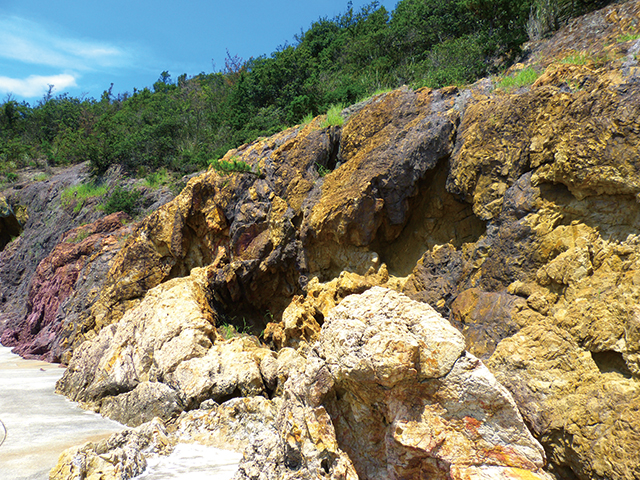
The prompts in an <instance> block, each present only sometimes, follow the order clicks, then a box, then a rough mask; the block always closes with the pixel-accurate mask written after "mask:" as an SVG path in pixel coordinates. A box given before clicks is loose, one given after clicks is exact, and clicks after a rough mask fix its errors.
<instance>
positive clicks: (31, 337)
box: [2, 212, 131, 361]
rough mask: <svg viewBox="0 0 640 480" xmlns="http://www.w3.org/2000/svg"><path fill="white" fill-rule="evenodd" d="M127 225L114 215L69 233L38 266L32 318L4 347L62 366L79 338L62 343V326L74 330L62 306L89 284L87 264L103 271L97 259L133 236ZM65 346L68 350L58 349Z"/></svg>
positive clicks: (123, 217) (10, 331)
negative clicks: (64, 314) (62, 316)
mask: <svg viewBox="0 0 640 480" xmlns="http://www.w3.org/2000/svg"><path fill="white" fill-rule="evenodd" d="M128 220H129V217H128V216H127V215H126V214H124V213H122V212H120V213H114V214H112V215H109V216H107V217H104V218H102V219H100V220H98V221H96V222H94V223H92V224H88V225H84V226H81V227H77V228H75V229H72V230H70V231H69V232H67V233H65V234H64V235H63V236H62V239H61V243H59V244H58V245H57V246H56V247H55V248H54V249H53V251H52V252H51V254H49V256H47V257H46V258H45V259H44V260H42V261H41V262H40V263H39V265H38V267H37V269H36V272H35V275H34V278H33V279H32V281H31V286H30V288H29V297H28V302H27V317H26V318H25V320H24V322H20V323H19V324H18V325H16V326H15V327H13V328H11V329H7V330H5V332H4V333H3V335H2V340H3V344H5V345H7V346H11V345H16V348H15V352H16V353H18V354H19V355H22V356H24V357H31V358H40V359H44V360H49V361H59V360H60V357H61V356H62V355H63V354H64V352H65V351H68V349H70V348H71V346H72V345H74V344H75V343H76V342H77V339H75V338H71V339H66V340H67V341H66V342H64V341H63V340H61V337H63V335H62V334H61V333H60V331H61V330H62V329H63V324H67V325H69V321H68V320H66V319H65V320H63V319H62V318H61V315H60V311H59V310H60V308H61V305H62V304H63V302H65V300H67V298H68V297H70V296H71V295H72V294H73V293H74V291H78V290H81V287H80V285H81V284H83V283H86V282H85V278H83V277H82V274H83V273H85V274H86V273H87V272H86V271H85V265H86V264H87V262H89V261H91V263H92V265H91V268H92V269H98V268H99V267H98V266H99V265H100V263H101V262H100V260H99V259H98V258H96V257H99V256H102V255H105V256H107V257H110V255H109V253H110V252H111V251H112V250H113V249H114V248H118V241H119V239H121V238H122V237H123V236H124V235H127V234H128V233H130V232H131V226H125V225H124V223H125V222H126V221H128ZM103 270H104V269H103ZM88 287H89V286H88ZM72 324H73V325H75V323H72ZM74 340H75V342H74ZM61 342H63V343H64V344H65V345H66V348H65V349H60V348H58V349H56V348H54V345H56V344H59V343H61ZM78 343H79V342H78ZM52 350H54V351H52ZM61 350H62V351H61Z"/></svg>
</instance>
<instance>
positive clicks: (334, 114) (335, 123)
mask: <svg viewBox="0 0 640 480" xmlns="http://www.w3.org/2000/svg"><path fill="white" fill-rule="evenodd" d="M342 110H344V106H343V105H342V104H341V103H338V104H335V105H331V106H330V107H329V110H328V111H327V118H326V120H325V121H324V123H323V124H322V128H327V127H340V126H342V124H344V118H343V117H342V115H341V112H342Z"/></svg>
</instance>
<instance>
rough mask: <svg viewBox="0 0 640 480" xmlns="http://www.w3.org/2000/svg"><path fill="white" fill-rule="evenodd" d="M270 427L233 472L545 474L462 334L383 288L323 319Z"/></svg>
mask: <svg viewBox="0 0 640 480" xmlns="http://www.w3.org/2000/svg"><path fill="white" fill-rule="evenodd" d="M276 427H277V432H278V437H277V438H273V436H271V437H264V438H261V439H260V440H259V441H258V442H256V443H254V445H253V448H252V449H250V450H248V451H247V452H245V458H244V460H243V462H242V464H241V467H240V471H239V473H238V476H237V478H260V479H268V478H283V476H287V477H286V478H314V476H316V477H317V476H319V475H320V476H326V477H329V478H362V479H366V478H403V479H411V478H424V476H425V475H428V476H429V478H434V479H435V478H442V479H444V478H459V479H462V478H468V477H467V476H466V475H467V474H473V475H476V474H478V472H480V474H479V476H478V477H476V478H509V477H508V475H509V472H512V473H513V472H515V473H517V472H519V471H522V472H523V474H525V475H528V476H529V478H549V477H548V476H546V474H544V473H543V472H542V470H541V469H542V467H543V466H544V452H543V450H542V447H541V446H540V445H539V444H538V443H537V442H536V441H535V440H534V439H533V437H532V436H531V434H530V433H529V431H528V430H527V428H526V426H525V425H524V423H523V421H522V417H521V416H520V414H519V412H518V410H517V408H516V405H515V403H514V401H513V399H512V398H511V396H510V395H509V393H508V392H507V391H506V390H505V389H504V387H502V386H501V385H499V384H498V383H497V381H496V380H495V379H494V377H493V376H492V375H491V374H490V373H489V371H488V370H487V368H486V367H485V366H484V365H483V364H482V363H481V362H480V361H479V360H477V359H475V358H474V357H473V356H471V355H470V354H468V353H465V352H464V339H463V337H462V335H461V334H460V333H459V332H458V331H457V330H456V329H455V328H453V327H452V326H451V325H450V324H449V323H448V322H447V321H446V320H444V319H443V318H442V317H440V315H439V314H438V313H437V312H435V311H434V310H433V309H431V308H430V307H429V306H427V305H425V304H421V303H417V302H414V301H411V300H410V299H409V298H407V297H405V296H403V295H401V294H398V293H396V292H394V291H392V290H388V289H383V288H380V287H373V288H371V289H369V290H367V291H366V292H365V293H363V294H361V295H352V296H349V297H347V298H346V299H345V300H344V301H343V302H342V303H340V304H339V305H338V306H337V307H336V308H335V309H333V310H332V311H331V313H330V314H329V315H328V316H327V318H326V319H325V323H324V325H323V327H322V331H321V334H320V338H319V340H318V343H317V344H316V345H315V347H314V348H313V350H311V351H310V352H309V353H308V356H307V362H306V368H305V370H304V371H302V370H299V371H294V372H292V373H291V376H290V377H289V380H288V382H287V384H286V385H285V391H284V395H283V405H282V408H281V410H280V412H279V414H278V418H277V419H276ZM267 461H269V462H270V463H269V471H265V466H266V463H265V462H267ZM491 467H503V468H502V470H500V471H499V472H498V473H496V471H495V470H492V469H491ZM484 469H486V471H487V473H483V470H484ZM519 469H523V470H519ZM356 472H357V474H356ZM289 475H290V477H289ZM500 475H502V476H500Z"/></svg>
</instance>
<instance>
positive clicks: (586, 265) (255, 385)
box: [0, 1, 640, 480]
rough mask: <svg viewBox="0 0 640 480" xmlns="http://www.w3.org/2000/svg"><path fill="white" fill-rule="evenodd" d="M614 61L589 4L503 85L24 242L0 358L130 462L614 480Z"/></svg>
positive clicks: (631, 61) (638, 218) (639, 91)
mask: <svg viewBox="0 0 640 480" xmlns="http://www.w3.org/2000/svg"><path fill="white" fill-rule="evenodd" d="M639 37H640V2H637V1H629V2H626V3H620V4H616V5H614V6H612V7H608V8H606V9H604V10H602V11H599V12H595V13H593V14H590V15H588V16H586V17H583V18H580V19H577V20H575V21H573V22H572V23H571V24H570V25H568V26H567V27H565V28H563V29H562V30H561V31H559V32H558V33H557V34H556V35H555V36H554V37H553V38H551V39H546V40H543V41H540V42H538V43H536V44H532V45H530V46H529V47H528V48H529V49H528V56H527V57H526V58H525V59H524V61H523V63H522V64H519V65H516V66H514V67H513V68H512V70H511V71H510V72H508V75H512V76H516V75H518V72H522V71H525V70H527V69H533V70H535V71H536V72H538V74H539V76H538V78H537V80H536V81H535V82H534V83H532V84H530V85H524V86H521V87H509V88H507V87H502V86H501V85H502V83H501V82H500V79H484V80H482V81H480V82H478V83H477V84H475V85H472V86H468V87H465V88H457V87H449V88H445V89H441V90H437V91H432V90H429V89H420V90H417V91H413V90H411V89H408V88H402V89H399V90H395V91H393V92H390V93H387V94H383V95H378V96H375V97H373V98H371V99H369V100H367V101H365V102H362V103H360V104H357V105H355V106H353V107H350V108H349V109H347V110H345V111H344V112H343V116H344V117H345V123H344V125H343V126H342V127H335V126H334V127H323V126H322V125H323V124H322V121H323V119H322V118H317V119H315V120H314V121H313V122H311V123H310V124H308V125H304V126H297V127H294V128H290V129H288V130H285V131H283V132H281V133H279V134H276V135H274V136H273V137H270V138H267V139H261V140H258V141H256V142H254V143H252V144H248V145H244V146H242V147H240V148H238V149H237V150H234V151H231V152H229V153H228V154H227V156H226V157H225V159H227V160H235V161H241V162H245V163H247V164H248V165H250V166H251V167H252V172H254V173H237V174H230V175H220V174H218V173H217V172H215V171H213V170H209V171H207V172H204V173H202V174H201V175H199V176H197V177H195V178H193V179H191V180H190V181H189V183H188V184H187V186H186V187H185V189H184V190H183V191H182V192H181V193H180V194H179V195H178V196H177V197H176V198H175V199H174V200H172V201H171V202H169V203H167V204H165V205H163V206H161V207H160V208H158V209H157V210H155V211H154V212H153V213H151V214H150V215H149V216H147V217H146V218H144V219H143V220H142V221H141V222H140V223H139V224H136V225H133V226H128V227H127V226H123V225H122V222H121V221H120V220H118V218H119V217H114V218H111V219H103V220H100V222H102V223H98V224H92V226H90V227H81V228H86V229H87V230H86V232H87V235H88V237H87V240H88V239H91V238H93V239H94V240H91V241H90V242H87V243H86V244H85V243H84V242H86V241H87V240H83V241H82V242H79V243H77V244H73V245H69V242H68V240H65V239H68V238H70V237H71V235H76V234H75V233H73V234H72V233H69V234H67V236H65V237H62V238H63V242H62V243H60V244H59V245H58V246H55V248H54V245H53V244H54V243H56V242H51V243H52V245H51V246H50V247H49V248H48V252H47V255H44V254H41V255H40V257H38V258H39V260H38V261H39V262H40V264H39V265H38V267H37V269H36V268H35V264H34V265H33V267H32V268H31V270H29V272H26V271H25V272H24V274H23V276H22V277H20V278H18V277H16V278H15V279H14V280H12V281H13V282H14V284H15V285H16V288H18V289H20V288H21V289H23V291H25V292H26V290H27V287H26V286H25V285H26V283H28V282H31V283H30V285H31V286H30V287H29V288H31V293H29V295H26V294H25V293H23V296H22V297H21V298H27V297H28V298H29V302H27V304H26V305H27V306H28V307H27V308H26V309H23V310H20V309H16V308H14V307H11V305H14V306H15V302H14V301H13V300H12V298H13V297H11V296H10V295H12V294H8V293H3V295H4V296H3V302H4V303H3V307H2V309H3V315H5V316H4V317H3V318H4V320H3V323H2V325H3V326H2V328H3V330H4V334H3V337H2V338H3V342H4V341H5V340H4V339H5V338H9V339H12V341H14V342H15V343H17V344H18V345H19V347H18V348H19V349H22V350H21V351H23V352H25V353H34V352H37V353H38V354H40V355H48V357H47V358H50V359H57V360H60V359H61V360H63V361H64V362H65V363H68V365H69V367H68V369H67V371H66V373H65V375H64V377H63V379H62V380H61V381H60V382H59V384H58V390H59V391H60V392H61V393H64V394H65V395H67V396H69V397H70V398H72V399H74V400H78V401H80V402H82V403H83V404H84V405H85V406H87V407H89V408H92V409H94V410H96V411H100V412H102V413H103V414H105V415H108V416H110V417H111V418H115V419H118V420H120V421H122V422H124V423H127V424H129V425H131V426H138V425H142V426H141V427H138V429H139V430H138V432H147V433H145V434H144V435H147V436H146V437H145V436H144V435H143V434H142V433H137V434H131V435H132V438H136V439H140V438H142V437H144V438H147V440H144V439H143V440H136V442H138V443H140V442H142V443H140V445H139V449H140V448H147V447H145V446H144V445H147V446H148V445H151V444H152V443H153V442H152V441H151V440H149V438H151V437H153V435H151V434H148V431H150V430H149V429H154V428H155V429H159V430H158V431H161V432H165V433H163V435H165V434H166V435H167V438H168V440H167V442H169V443H171V442H176V441H201V442H205V443H211V444H216V445H218V446H219V445H220V444H221V443H225V442H226V443H225V444H226V445H228V446H231V447H233V448H237V449H240V450H244V460H243V462H242V464H241V467H240V471H239V472H238V474H237V478H252V479H257V478H265V479H266V478H318V477H326V478H363V479H374V478H416V479H417V478H424V477H425V476H426V477H428V478H483V479H484V478H486V479H489V478H551V477H555V478H557V479H575V478H579V479H585V480H586V479H593V478H603V479H604V478H606V479H625V480H626V479H629V480H630V479H635V478H640V461H638V459H637V454H636V452H637V451H638V450H639V449H640V433H639V432H640V413H639V407H640V403H639V402H640V390H639V383H638V378H639V377H640V333H639V332H640V310H638V307H637V304H638V301H639V299H640V298H639V297H640V237H638V225H640V207H639V201H640V200H639V199H640V163H639V161H638V151H639V146H640V67H639V64H638V60H639V59H638V55H639V52H640V40H639V39H638V38H639ZM327 171H328V173H326V172H327ZM325 173H326V174H325ZM12 205H15V202H14V203H13V204H12V203H11V202H9V203H7V208H4V209H3V210H1V211H2V212H7V213H6V214H4V213H3V214H2V215H4V216H3V217H2V218H3V219H7V220H3V222H4V223H2V224H0V225H1V226H2V228H3V229H4V230H3V231H6V232H8V233H6V234H5V237H6V236H7V235H8V236H10V237H12V236H15V234H16V232H17V227H15V224H16V221H17V219H18V216H17V215H15V211H16V210H17V209H16V208H15V207H13V206H12ZM26 205H27V212H28V211H29V205H28V202H27V203H26ZM9 207H11V208H9ZM12 215H13V216H12ZM29 218H30V219H31V218H34V217H33V216H29ZM14 219H15V220H16V221H14ZM29 221H32V220H29ZM114 222H119V223H117V224H116V223H114ZM17 223H18V224H20V225H22V226H21V227H20V228H23V229H24V232H23V233H22V234H21V235H20V237H18V240H14V241H13V242H11V243H10V244H9V245H8V246H7V247H5V248H4V250H3V251H2V253H0V267H1V268H0V274H1V275H3V277H2V278H3V292H7V291H8V290H9V289H8V288H7V287H5V286H4V285H5V283H4V282H5V280H4V278H9V277H10V276H11V275H14V276H15V275H16V271H10V270H11V269H10V268H9V266H10V265H14V263H12V262H13V260H12V258H15V257H16V256H19V255H25V252H24V250H22V249H21V248H20V243H19V242H20V241H22V240H20V239H21V238H25V239H26V238H27V237H26V234H28V232H29V231H35V227H33V228H34V229H33V230H30V228H32V227H29V224H24V223H21V222H17ZM5 225H6V226H5ZM10 225H13V227H11V226H10ZM101 225H104V228H103V227H102V226H101ZM106 225H110V227H108V228H107V226H106ZM11 228H13V229H14V230H10V229H11ZM123 229H124V230H123ZM76 232H77V231H76ZM98 232H102V233H101V235H102V236H100V237H99V238H100V240H98V237H94V235H96V234H97V233H98ZM60 235H61V234H60ZM0 238H4V237H2V236H1V235H0ZM74 238H77V235H76V237H74ZM56 241H57V240H56ZM89 244H90V245H89ZM45 257H46V258H45ZM63 259H64V260H63ZM87 269H89V270H87ZM81 271H83V272H84V271H93V272H95V273H96V275H95V276H90V275H89V276H88V275H87V274H80V273H79V272H81ZM54 272H55V273H54ZM11 278H13V277H11ZM51 278H54V279H57V280H51ZM89 278H90V279H91V281H90V282H89V283H86V279H89ZM83 279H85V280H83ZM83 281H85V283H83ZM89 284H90V285H91V287H90V288H89V289H87V287H86V285H89ZM7 285H8V284H7ZM83 285H84V286H83ZM381 287H384V288H381ZM56 289H57V290H56ZM54 290H55V291H56V292H59V293H58V294H56V295H57V296H56V295H53V294H50V293H48V292H51V291H54ZM60 297H63V298H74V299H76V300H77V301H76V303H73V305H76V307H75V308H71V309H70V308H68V307H67V308H65V305H71V304H68V303H67V304H65V302H64V300H63V299H61V298H60ZM5 298H7V299H8V300H7V301H5ZM16 298H17V297H16ZM56 298H57V300H56ZM410 299H411V300H410ZM5 303H6V305H5ZM36 305H38V306H36ZM48 305H49V306H50V307H49V308H48V307H47V306H48ZM429 305H430V307H429ZM53 310H55V312H56V313H55V314H52V313H51V311H53ZM442 317H444V318H445V319H447V320H448V321H449V322H450V323H448V322H447V321H445V320H444V319H443V318H442ZM451 325H453V326H455V327H457V330H456V329H454V328H453V327H452V326H451ZM485 365H486V366H485ZM156 417H159V418H156ZM154 418H156V420H153V419H154ZM152 420H153V421H154V422H156V423H153V424H150V423H145V422H149V421H152ZM162 422H167V425H165V426H162ZM145 425H146V426H145ZM164 428H166V429H168V430H167V431H165V430H162V429H164ZM145 429H146V430H145ZM136 435H137V436H136ZM140 435H141V436H140ZM149 435H151V437H150V436H149ZM121 440H122V439H120V440H117V439H115V440H113V442H112V446H111V447H108V446H107V445H94V446H86V447H82V448H81V449H80V450H78V451H76V452H75V453H74V452H69V453H67V454H65V456H63V457H62V459H61V464H60V465H59V468H58V469H57V470H56V471H57V472H58V473H57V474H56V475H55V476H54V478H74V477H73V476H72V475H77V474H78V472H75V473H74V471H73V468H75V467H73V468H72V467H71V466H72V465H77V464H78V462H77V461H76V460H73V459H74V458H76V457H75V455H82V456H83V458H94V457H95V456H96V455H97V456H100V455H103V454H104V452H106V451H107V450H109V449H110V448H111V449H116V450H117V449H118V448H120V449H122V448H125V447H124V446H123V445H124V443H123V442H125V440H122V441H121ZM145 442H146V443H145ZM149 442H151V443H149ZM125 443H126V442H125ZM143 444H144V445H143ZM127 445H128V444H127ZM163 445H164V444H163ZM126 448H130V447H126ZM149 448H151V447H149ZM153 448H155V447H153ZM159 450H161V451H164V450H166V449H165V447H164V446H163V447H162V448H159ZM114 451H115V450H114ZM78 452H80V453H78ZM92 452H93V453H92ZM100 452H102V453H100ZM92 455H93V456H94V457H91V456H92ZM101 458H102V459H103V460H104V458H107V457H105V456H104V455H103V457H101ZM109 458H119V457H117V455H116V454H113V455H112V457H109ZM136 458H137V457H136ZM74 462H75V463H74ZM87 462H88V461H87ZM96 462H97V463H96ZM100 462H102V460H100V461H98V460H96V461H95V462H94V464H95V465H98V464H101V465H103V467H104V462H102V463H100ZM140 462H142V461H140ZM140 462H138V463H137V464H136V465H138V467H136V468H137V469H138V470H140V468H143V466H142V467H140V465H142V463H140ZM90 464H91V462H88V463H86V465H89V466H86V468H85V470H83V472H84V473H83V475H86V476H87V478H91V475H92V473H91V472H92V468H94V467H91V466H90ZM103 467H99V468H103ZM83 468H84V467H83ZM95 468H98V467H95ZM95 468H94V470H95ZM104 468H107V467H104ZM109 468H112V467H109ZM114 468H115V467H114ZM132 468H133V467H132ZM134 470H135V469H134ZM96 471H97V470H96ZM132 471H133V470H132ZM64 472H66V473H64ZM96 475H97V474H96ZM96 478H98V477H97V476H96ZM109 478H111V477H109Z"/></svg>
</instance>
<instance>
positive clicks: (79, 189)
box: [61, 182, 108, 213]
mask: <svg viewBox="0 0 640 480" xmlns="http://www.w3.org/2000/svg"><path fill="white" fill-rule="evenodd" d="M107 191H108V188H107V186H106V185H96V184H95V183H93V182H90V183H81V184H79V185H74V186H73V187H69V188H67V189H65V190H64V191H63V192H62V195H61V200H62V204H63V205H65V206H67V205H71V204H75V205H74V208H73V212H74V213H78V212H79V211H80V210H82V207H83V206H84V202H85V201H87V200H88V199H90V198H95V197H102V196H104V195H105V194H106V193H107Z"/></svg>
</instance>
